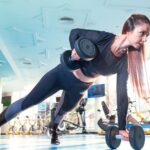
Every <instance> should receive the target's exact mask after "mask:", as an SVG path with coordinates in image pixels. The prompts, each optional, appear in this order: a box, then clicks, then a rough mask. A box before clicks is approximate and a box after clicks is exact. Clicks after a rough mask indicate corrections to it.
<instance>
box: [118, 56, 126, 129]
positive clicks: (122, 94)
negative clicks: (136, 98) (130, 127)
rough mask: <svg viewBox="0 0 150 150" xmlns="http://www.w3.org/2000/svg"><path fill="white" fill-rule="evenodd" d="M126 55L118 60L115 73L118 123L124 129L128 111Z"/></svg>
mask: <svg viewBox="0 0 150 150" xmlns="http://www.w3.org/2000/svg"><path fill="white" fill-rule="evenodd" d="M127 67H128V65H127V57H124V58H123V59H122V60H121V61H120V62H119V67H118V73H117V89H116V90H117V112H118V125H119V128H120V129H125V125H126V115H127V111H128V95H127V81H128V71H127Z"/></svg>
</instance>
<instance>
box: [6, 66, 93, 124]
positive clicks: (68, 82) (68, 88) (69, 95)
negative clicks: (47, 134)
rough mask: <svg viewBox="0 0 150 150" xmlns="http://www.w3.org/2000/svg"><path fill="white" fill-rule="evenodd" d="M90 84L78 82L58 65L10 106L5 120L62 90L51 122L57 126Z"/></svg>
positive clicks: (71, 74) (70, 73)
mask: <svg viewBox="0 0 150 150" xmlns="http://www.w3.org/2000/svg"><path fill="white" fill-rule="evenodd" d="M91 84H92V83H84V82H82V81H80V80H78V79H77V78H76V77H75V76H74V75H73V73H72V72H70V71H68V70H66V69H65V68H63V66H62V65H61V64H60V65H58V66H56V67H55V68H54V69H52V70H50V71H49V72H48V73H46V74H45V75H44V76H43V77H42V79H41V80H40V81H39V82H38V83H37V85H36V86H35V87H34V88H33V90H32V91H31V92H30V93H29V94H28V95H27V96H26V97H24V98H22V99H20V100H18V101H16V102H14V103H13V104H11V105H10V106H9V107H8V108H7V110H6V113H5V118H6V120H7V121H9V120H10V119H12V118H14V117H15V116H16V115H17V114H18V113H20V112H21V111H23V110H25V109H27V108H29V107H31V106H34V105H36V104H38V103H40V102H42V101H43V100H45V99H46V98H47V97H49V96H51V95H53V94H54V93H56V92H57V91H59V90H63V93H62V96H61V101H60V103H59V104H58V106H57V108H56V112H55V117H54V120H53V121H54V123H57V124H59V123H60V121H61V120H62V118H63V116H64V114H65V113H67V112H68V111H70V110H72V109H73V108H74V107H75V106H76V105H77V103H78V102H79V100H80V99H81V98H82V97H83V95H84V92H85V91H86V90H87V89H88V88H89V86H90V85H91Z"/></svg>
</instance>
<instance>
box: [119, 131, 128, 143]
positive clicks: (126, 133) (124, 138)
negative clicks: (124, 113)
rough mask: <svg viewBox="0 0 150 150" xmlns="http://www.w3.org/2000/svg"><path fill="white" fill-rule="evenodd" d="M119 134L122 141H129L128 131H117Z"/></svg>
mask: <svg viewBox="0 0 150 150" xmlns="http://www.w3.org/2000/svg"><path fill="white" fill-rule="evenodd" d="M119 134H120V135H122V136H123V139H122V140H124V141H129V131H127V130H119Z"/></svg>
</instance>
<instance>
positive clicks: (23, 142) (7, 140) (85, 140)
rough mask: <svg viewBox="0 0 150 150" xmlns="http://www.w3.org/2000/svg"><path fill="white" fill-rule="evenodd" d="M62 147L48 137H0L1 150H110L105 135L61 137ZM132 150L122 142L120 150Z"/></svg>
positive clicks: (148, 137) (148, 141)
mask: <svg viewBox="0 0 150 150" xmlns="http://www.w3.org/2000/svg"><path fill="white" fill-rule="evenodd" d="M60 140H61V144H60V145H51V144H50V137H48V136H47V135H0V150H57V149H59V150H72V149H79V150H80V149H82V150H91V149H93V150H99V149H102V150H109V148H108V147H107V145H106V143H105V138H104V136H103V135H97V134H72V135H61V136H60ZM148 143H150V136H148V135H146V141H145V145H144V147H143V149H142V150H149V147H148V146H149V144H148ZM125 149H127V150H132V148H131V146H130V144H129V142H125V141H122V142H121V145H120V146H119V147H118V150H125Z"/></svg>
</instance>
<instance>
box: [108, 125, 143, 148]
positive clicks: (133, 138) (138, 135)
mask: <svg viewBox="0 0 150 150" xmlns="http://www.w3.org/2000/svg"><path fill="white" fill-rule="evenodd" d="M122 139H123V136H122V135H119V129H118V127H116V126H108V128H107V130H106V134H105V140H106V144H107V146H108V147H109V148H111V149H116V148H117V147H119V145H120V143H121V140H122ZM129 142H130V145H131V147H132V148H133V149H135V150H141V149H142V147H143V146H144V143H145V134H144V131H143V128H142V127H141V126H138V125H133V126H132V127H131V128H130V131H129Z"/></svg>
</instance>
